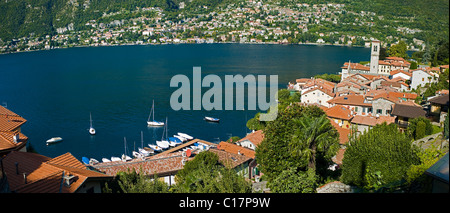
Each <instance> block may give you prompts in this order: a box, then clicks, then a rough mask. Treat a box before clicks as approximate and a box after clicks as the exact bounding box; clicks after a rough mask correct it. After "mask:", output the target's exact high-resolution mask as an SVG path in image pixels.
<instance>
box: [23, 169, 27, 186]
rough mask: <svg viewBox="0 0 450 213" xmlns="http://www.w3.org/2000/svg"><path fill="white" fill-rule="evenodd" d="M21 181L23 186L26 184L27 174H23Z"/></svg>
mask: <svg viewBox="0 0 450 213" xmlns="http://www.w3.org/2000/svg"><path fill="white" fill-rule="evenodd" d="M23 181H24V183H25V184H27V173H25V172H24V173H23Z"/></svg>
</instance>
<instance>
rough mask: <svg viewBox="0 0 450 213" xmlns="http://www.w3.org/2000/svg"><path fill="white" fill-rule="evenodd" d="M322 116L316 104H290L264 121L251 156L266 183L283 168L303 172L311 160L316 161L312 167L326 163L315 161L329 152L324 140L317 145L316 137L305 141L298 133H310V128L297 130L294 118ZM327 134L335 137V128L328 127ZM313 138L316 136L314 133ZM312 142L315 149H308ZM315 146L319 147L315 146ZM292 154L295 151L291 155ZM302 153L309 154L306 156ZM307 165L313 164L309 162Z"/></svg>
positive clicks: (296, 120)
mask: <svg viewBox="0 0 450 213" xmlns="http://www.w3.org/2000/svg"><path fill="white" fill-rule="evenodd" d="M323 115H324V112H323V111H322V110H321V109H320V108H318V107H316V106H309V107H305V106H300V105H297V104H292V105H290V106H288V107H286V108H285V109H283V110H280V111H279V112H278V116H277V118H276V119H275V120H274V121H271V122H267V126H266V128H265V129H264V140H263V141H262V142H261V144H260V145H259V146H258V147H257V148H256V154H255V155H256V158H257V159H258V163H259V164H260V168H261V171H262V172H263V173H264V176H265V177H266V178H267V180H268V181H269V182H271V181H273V180H274V179H275V178H277V176H278V175H279V174H281V173H282V172H283V171H284V170H289V169H294V171H306V170H307V169H308V164H309V163H310V162H313V161H314V162H316V165H315V167H316V168H319V167H328V165H326V164H324V165H322V164H320V165H319V162H320V163H324V162H327V161H322V160H321V161H319V160H318V159H317V158H318V157H319V158H325V156H326V155H327V154H326V153H329V152H330V153H331V151H330V150H331V147H329V144H328V143H323V144H320V145H319V143H317V140H314V141H315V142H313V143H309V142H310V141H313V140H310V141H307V140H308V137H307V136H305V135H302V134H303V133H307V132H311V131H312V130H311V129H309V130H299V129H300V128H301V126H300V125H301V124H300V121H299V120H298V119H302V118H303V117H304V116H308V118H309V119H311V120H315V119H317V118H320V117H322V116H323ZM318 123H319V122H318ZM317 126H319V125H317ZM299 131H300V132H299ZM302 131H304V132H302ZM314 131H316V130H314ZM329 134H332V135H333V138H335V139H336V138H339V137H338V134H337V132H336V131H335V130H334V131H333V130H331V131H330V133H329ZM314 138H316V139H317V135H316V137H314ZM333 141H335V140H333ZM312 144H315V145H314V146H315V148H312V146H311V145H312ZM319 146H321V147H320V148H319ZM306 149H309V150H312V149H316V153H314V154H315V155H313V153H312V152H311V151H305V150H306ZM292 153H296V154H295V155H293V154H292ZM306 153H309V156H308V157H307V156H306ZM303 154H305V155H303ZM312 156H315V158H316V159H314V160H311V157H312ZM311 167H314V166H312V165H311ZM319 175H320V174H319Z"/></svg>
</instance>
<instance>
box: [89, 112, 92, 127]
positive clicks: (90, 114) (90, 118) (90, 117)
mask: <svg viewBox="0 0 450 213" xmlns="http://www.w3.org/2000/svg"><path fill="white" fill-rule="evenodd" d="M89 121H90V124H91V126H90V127H91V128H92V113H91V112H89Z"/></svg>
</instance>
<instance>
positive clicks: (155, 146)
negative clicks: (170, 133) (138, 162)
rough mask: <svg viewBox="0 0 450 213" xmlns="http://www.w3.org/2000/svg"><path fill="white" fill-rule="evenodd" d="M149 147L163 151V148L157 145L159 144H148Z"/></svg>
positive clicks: (156, 150)
mask: <svg viewBox="0 0 450 213" xmlns="http://www.w3.org/2000/svg"><path fill="white" fill-rule="evenodd" d="M148 147H150V149H153V150H154V151H155V152H161V151H162V148H161V147H159V146H157V145H153V144H148Z"/></svg>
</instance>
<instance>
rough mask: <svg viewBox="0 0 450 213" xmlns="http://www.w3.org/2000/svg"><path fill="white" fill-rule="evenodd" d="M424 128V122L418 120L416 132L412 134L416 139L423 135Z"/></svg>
mask: <svg viewBox="0 0 450 213" xmlns="http://www.w3.org/2000/svg"><path fill="white" fill-rule="evenodd" d="M425 128H426V124H425V122H423V121H419V122H418V123H417V127H416V134H415V135H414V138H415V139H416V140H417V139H421V138H423V137H425Z"/></svg>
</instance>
